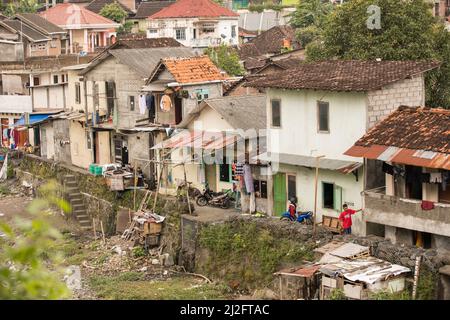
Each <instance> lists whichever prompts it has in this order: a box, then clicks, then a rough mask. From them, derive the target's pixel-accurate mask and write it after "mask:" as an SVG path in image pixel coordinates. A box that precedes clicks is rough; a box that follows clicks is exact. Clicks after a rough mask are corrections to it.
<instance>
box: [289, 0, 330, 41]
mask: <svg viewBox="0 0 450 320" xmlns="http://www.w3.org/2000/svg"><path fill="white" fill-rule="evenodd" d="M333 8H334V7H333V5H332V4H331V3H329V2H323V1H321V0H301V1H300V3H299V4H298V5H297V7H296V10H295V11H294V12H293V13H292V14H291V20H290V24H291V25H292V26H293V27H294V28H296V29H297V30H296V36H297V39H298V40H299V41H300V43H301V44H302V46H303V47H306V46H307V45H308V44H309V43H311V42H313V41H320V38H321V31H322V29H323V26H324V24H325V21H326V19H327V17H328V16H329V14H330V13H331V12H332V11H333Z"/></svg>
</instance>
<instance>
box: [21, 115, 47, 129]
mask: <svg viewBox="0 0 450 320" xmlns="http://www.w3.org/2000/svg"><path fill="white" fill-rule="evenodd" d="M51 115H52V113H40V114H30V123H29V124H33V123H36V122H41V121H44V120H47V119H48V117H50V116H51ZM23 125H25V116H22V117H21V118H20V119H19V121H17V122H16V123H15V124H14V126H23Z"/></svg>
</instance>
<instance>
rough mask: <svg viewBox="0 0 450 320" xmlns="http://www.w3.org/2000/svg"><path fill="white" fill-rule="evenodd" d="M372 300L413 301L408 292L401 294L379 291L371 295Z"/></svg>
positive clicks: (404, 291)
mask: <svg viewBox="0 0 450 320" xmlns="http://www.w3.org/2000/svg"><path fill="white" fill-rule="evenodd" d="M369 299H370V300H411V294H410V293H409V291H407V290H403V291H400V292H390V291H378V292H372V293H369Z"/></svg>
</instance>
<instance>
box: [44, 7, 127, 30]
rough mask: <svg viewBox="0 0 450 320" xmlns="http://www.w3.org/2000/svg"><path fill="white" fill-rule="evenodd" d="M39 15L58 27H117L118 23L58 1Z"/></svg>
mask: <svg viewBox="0 0 450 320" xmlns="http://www.w3.org/2000/svg"><path fill="white" fill-rule="evenodd" d="M40 15H41V16H42V17H43V18H45V19H47V20H48V21H50V22H51V23H54V24H56V25H58V26H60V27H64V26H70V25H81V26H89V25H91V26H92V25H101V26H110V27H111V28H115V27H118V26H119V24H118V23H115V22H114V21H111V20H109V19H107V18H105V17H102V16H101V15H99V14H96V13H94V12H92V11H89V10H87V9H86V8H83V7H81V6H79V5H76V4H71V3H60V4H57V5H56V6H54V7H52V8H50V9H48V10H46V11H43V12H41V13H40Z"/></svg>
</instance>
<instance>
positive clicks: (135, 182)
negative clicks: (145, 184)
mask: <svg viewBox="0 0 450 320" xmlns="http://www.w3.org/2000/svg"><path fill="white" fill-rule="evenodd" d="M133 182H134V183H133V185H134V190H133V191H134V192H133V210H134V211H136V186H137V179H136V164H135V165H134V181H133Z"/></svg>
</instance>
